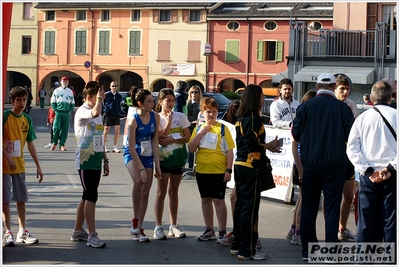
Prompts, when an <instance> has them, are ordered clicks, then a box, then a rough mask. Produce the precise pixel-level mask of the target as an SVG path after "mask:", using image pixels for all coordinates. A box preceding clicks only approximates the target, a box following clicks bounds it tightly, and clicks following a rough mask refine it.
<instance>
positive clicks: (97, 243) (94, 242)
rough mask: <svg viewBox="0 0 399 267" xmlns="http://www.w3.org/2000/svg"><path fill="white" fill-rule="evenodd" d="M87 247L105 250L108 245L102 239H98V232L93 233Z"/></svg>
mask: <svg viewBox="0 0 399 267" xmlns="http://www.w3.org/2000/svg"><path fill="white" fill-rule="evenodd" d="M86 246H88V247H92V248H103V247H105V246H106V244H105V243H104V242H103V241H102V240H101V239H100V238H98V234H97V233H96V232H91V234H90V235H89V238H88V239H87V243H86Z"/></svg>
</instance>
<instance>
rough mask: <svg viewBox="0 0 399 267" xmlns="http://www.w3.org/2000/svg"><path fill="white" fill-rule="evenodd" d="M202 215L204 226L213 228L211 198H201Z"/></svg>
mask: <svg viewBox="0 0 399 267" xmlns="http://www.w3.org/2000/svg"><path fill="white" fill-rule="evenodd" d="M201 204H202V215H203V216H204V222H205V227H209V228H211V229H213V207H212V198H211V197H206V198H201Z"/></svg>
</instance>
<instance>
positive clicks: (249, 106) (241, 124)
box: [230, 84, 280, 260]
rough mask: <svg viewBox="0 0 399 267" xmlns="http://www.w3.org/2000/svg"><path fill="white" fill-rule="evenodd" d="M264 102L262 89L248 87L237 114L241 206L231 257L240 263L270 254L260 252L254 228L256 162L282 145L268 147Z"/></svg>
mask: <svg viewBox="0 0 399 267" xmlns="http://www.w3.org/2000/svg"><path fill="white" fill-rule="evenodd" d="M263 101H264V100H263V92H262V88H261V87H260V86H258V85H254V84H250V85H248V86H247V87H245V89H244V92H243V94H242V98H241V104H240V106H239V108H238V110H237V118H238V119H237V123H236V146H237V157H236V160H235V162H234V173H235V175H234V180H235V185H236V192H237V202H236V204H235V209H234V222H233V233H234V242H233V244H232V246H231V251H230V253H231V254H237V253H238V259H240V260H249V259H253V260H264V259H266V258H267V255H266V254H263V253H261V252H260V251H257V250H256V242H257V238H258V234H257V232H255V231H254V225H255V222H256V221H257V220H258V211H259V204H260V193H261V192H260V185H259V181H258V179H257V175H256V172H255V170H254V169H253V167H252V158H254V159H259V158H260V155H261V153H265V150H266V149H269V150H271V151H273V152H279V151H280V150H279V149H278V148H277V147H278V146H279V143H280V142H279V141H278V137H277V136H276V139H274V140H272V141H271V142H269V143H267V144H265V127H264V125H263V120H262V117H261V116H260V114H261V107H262V105H263Z"/></svg>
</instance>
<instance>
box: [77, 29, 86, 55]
mask: <svg viewBox="0 0 399 267" xmlns="http://www.w3.org/2000/svg"><path fill="white" fill-rule="evenodd" d="M75 54H86V31H76V33H75Z"/></svg>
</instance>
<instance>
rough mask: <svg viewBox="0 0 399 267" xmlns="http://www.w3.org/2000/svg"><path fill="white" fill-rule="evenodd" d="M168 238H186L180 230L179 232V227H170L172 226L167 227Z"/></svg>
mask: <svg viewBox="0 0 399 267" xmlns="http://www.w3.org/2000/svg"><path fill="white" fill-rule="evenodd" d="M168 236H170V237H173V236H174V237H177V238H179V237H180V238H183V237H186V233H185V232H183V231H182V230H180V226H179V225H175V226H173V227H172V225H170V226H169V233H168Z"/></svg>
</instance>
